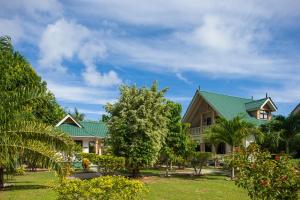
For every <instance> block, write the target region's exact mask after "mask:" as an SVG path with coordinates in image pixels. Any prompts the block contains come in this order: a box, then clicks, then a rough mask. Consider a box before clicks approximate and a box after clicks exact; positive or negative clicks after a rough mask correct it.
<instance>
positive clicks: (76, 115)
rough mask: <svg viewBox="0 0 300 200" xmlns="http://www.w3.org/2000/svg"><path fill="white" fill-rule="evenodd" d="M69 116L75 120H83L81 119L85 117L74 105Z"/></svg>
mask: <svg viewBox="0 0 300 200" xmlns="http://www.w3.org/2000/svg"><path fill="white" fill-rule="evenodd" d="M71 116H72V117H73V118H74V119H75V120H77V121H83V120H84V117H85V114H83V113H80V112H79V111H78V109H77V108H76V107H75V108H74V113H72V114H71Z"/></svg>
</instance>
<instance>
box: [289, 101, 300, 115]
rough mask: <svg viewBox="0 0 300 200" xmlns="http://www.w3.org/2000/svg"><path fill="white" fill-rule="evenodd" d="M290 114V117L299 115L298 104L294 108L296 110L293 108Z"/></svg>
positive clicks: (299, 108)
mask: <svg viewBox="0 0 300 200" xmlns="http://www.w3.org/2000/svg"><path fill="white" fill-rule="evenodd" d="M291 114H292V115H296V114H300V103H299V104H298V106H296V108H294V110H293V111H292V112H291Z"/></svg>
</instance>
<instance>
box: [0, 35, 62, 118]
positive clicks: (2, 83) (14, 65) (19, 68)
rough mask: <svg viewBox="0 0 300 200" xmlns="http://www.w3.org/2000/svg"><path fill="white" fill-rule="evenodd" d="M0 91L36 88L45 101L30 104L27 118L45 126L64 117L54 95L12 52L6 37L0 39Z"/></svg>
mask: <svg viewBox="0 0 300 200" xmlns="http://www.w3.org/2000/svg"><path fill="white" fill-rule="evenodd" d="M0 72H1V73H0V91H2V92H4V91H14V90H16V89H18V88H19V87H21V86H23V87H26V88H29V87H31V88H38V89H39V91H40V92H42V93H44V96H45V97H46V100H45V101H44V102H43V103H42V104H41V103H40V102H31V104H30V105H28V107H27V110H26V112H27V115H26V117H27V118H35V119H38V120H40V121H41V122H44V123H47V124H55V123H56V122H58V121H59V120H60V119H61V118H62V117H63V116H64V115H65V112H64V110H63V109H62V108H61V107H60V106H59V105H58V104H57V102H56V100H55V97H54V95H53V94H52V93H51V92H50V91H48V90H47V84H46V82H45V81H42V80H41V78H40V77H39V76H38V75H37V74H36V72H35V71H34V70H33V68H32V67H31V65H30V63H28V61H27V60H26V59H25V58H24V57H23V56H22V55H21V54H20V53H19V52H17V51H15V50H14V48H13V46H12V44H11V40H10V38H9V37H7V36H2V37H0Z"/></svg>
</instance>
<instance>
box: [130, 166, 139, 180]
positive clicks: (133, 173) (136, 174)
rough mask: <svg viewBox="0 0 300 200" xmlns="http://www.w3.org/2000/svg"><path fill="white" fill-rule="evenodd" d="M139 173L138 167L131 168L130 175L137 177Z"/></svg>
mask: <svg viewBox="0 0 300 200" xmlns="http://www.w3.org/2000/svg"><path fill="white" fill-rule="evenodd" d="M139 175H140V169H139V168H134V169H133V170H132V176H133V177H134V178H137V177H139Z"/></svg>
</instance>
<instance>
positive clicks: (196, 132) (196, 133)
mask: <svg viewBox="0 0 300 200" xmlns="http://www.w3.org/2000/svg"><path fill="white" fill-rule="evenodd" d="M208 127H209V125H205V126H203V127H202V128H201V127H193V128H190V133H191V136H192V139H193V140H198V141H200V140H202V134H203V132H204V130H205V129H206V128H208Z"/></svg>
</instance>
